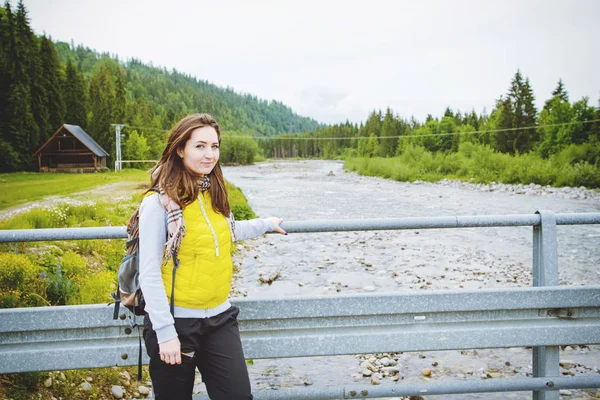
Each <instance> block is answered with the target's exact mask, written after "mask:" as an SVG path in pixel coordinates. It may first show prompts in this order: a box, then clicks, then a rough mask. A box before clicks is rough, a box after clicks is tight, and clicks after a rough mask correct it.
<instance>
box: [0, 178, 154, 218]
mask: <svg viewBox="0 0 600 400" xmlns="http://www.w3.org/2000/svg"><path fill="white" fill-rule="evenodd" d="M142 187H143V184H142V183H140V182H137V181H133V182H131V181H127V182H117V183H111V184H108V185H102V186H97V187H95V188H93V189H89V190H84V191H82V192H77V193H72V194H70V195H68V196H48V197H44V198H43V199H42V200H36V201H30V202H28V203H25V204H20V205H18V206H15V207H11V208H7V209H5V210H0V220H5V219H10V218H13V217H15V216H17V215H19V214H22V213H24V212H27V211H29V210H32V209H35V208H45V207H50V206H52V205H54V204H57V203H68V204H83V203H95V202H97V201H99V200H109V199H111V198H115V197H119V196H127V195H129V194H133V193H134V192H135V191H136V190H137V189H141V188H142Z"/></svg>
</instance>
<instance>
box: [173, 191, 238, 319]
mask: <svg viewBox="0 0 600 400" xmlns="http://www.w3.org/2000/svg"><path fill="white" fill-rule="evenodd" d="M183 219H184V221H185V229H186V233H185V236H184V237H183V240H182V241H181V248H180V249H179V260H180V263H179V268H177V272H176V276H175V305H176V306H178V307H187V308H212V307H216V306H218V305H219V304H221V303H223V302H224V301H225V300H227V297H228V296H229V292H230V291H231V274H232V262H231V251H230V250H231V231H230V230H229V222H228V221H227V219H226V218H225V217H224V216H223V215H222V214H219V213H218V212H216V211H214V210H213V208H212V203H211V197H210V193H208V192H204V193H201V194H200V195H199V196H198V200H196V201H195V202H194V203H192V204H190V205H188V206H187V207H185V208H184V209H183ZM172 276H173V260H171V261H169V263H168V264H167V265H164V266H163V267H162V279H163V282H164V285H165V289H166V291H167V297H168V298H169V303H170V301H171V282H172V280H171V279H172Z"/></svg>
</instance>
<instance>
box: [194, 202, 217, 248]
mask: <svg viewBox="0 0 600 400" xmlns="http://www.w3.org/2000/svg"><path fill="white" fill-rule="evenodd" d="M200 196H203V195H200ZM200 196H198V204H200V210H201V211H202V215H204V219H205V220H206V223H207V224H208V228H209V229H210V232H211V233H212V235H213V240H214V241H215V255H216V256H217V257H219V240H218V239H217V234H216V233H215V230H214V229H213V226H212V224H211V223H210V220H209V219H208V215H207V214H206V210H205V209H204V203H203V201H202V200H203V199H200ZM203 197H204V196H203Z"/></svg>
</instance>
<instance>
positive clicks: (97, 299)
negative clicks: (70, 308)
mask: <svg viewBox="0 0 600 400" xmlns="http://www.w3.org/2000/svg"><path fill="white" fill-rule="evenodd" d="M116 276H117V275H116V272H113V271H101V272H99V273H97V274H94V275H92V276H90V277H89V278H88V279H87V280H86V281H85V282H83V283H82V284H81V286H80V290H79V298H78V300H79V301H78V304H99V303H107V302H109V301H111V300H112V297H111V296H110V293H111V292H113V291H114V290H115V289H116V283H115V281H116Z"/></svg>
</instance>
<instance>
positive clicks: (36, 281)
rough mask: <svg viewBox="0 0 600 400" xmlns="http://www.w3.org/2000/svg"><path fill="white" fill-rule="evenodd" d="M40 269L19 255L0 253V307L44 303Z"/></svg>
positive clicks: (28, 305) (30, 305)
mask: <svg viewBox="0 0 600 400" xmlns="http://www.w3.org/2000/svg"><path fill="white" fill-rule="evenodd" d="M41 272H42V271H41V268H40V267H39V266H37V265H35V264H33V263H32V262H31V261H30V260H29V258H28V257H27V256H25V255H21V254H13V253H0V307H1V308H15V307H32V306H39V305H42V304H44V303H45V300H44V297H43V296H44V280H43V275H40V274H41Z"/></svg>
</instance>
